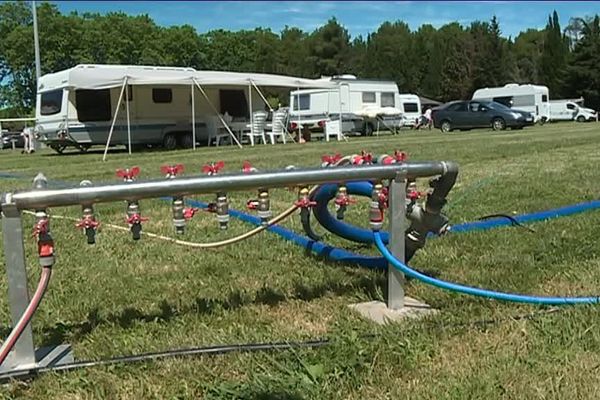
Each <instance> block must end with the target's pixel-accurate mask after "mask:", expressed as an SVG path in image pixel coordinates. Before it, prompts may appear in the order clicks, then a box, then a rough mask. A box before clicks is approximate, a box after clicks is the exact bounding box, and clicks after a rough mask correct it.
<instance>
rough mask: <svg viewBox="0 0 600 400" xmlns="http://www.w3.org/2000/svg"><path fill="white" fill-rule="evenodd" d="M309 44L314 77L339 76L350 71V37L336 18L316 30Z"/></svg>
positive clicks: (310, 62)
mask: <svg viewBox="0 0 600 400" xmlns="http://www.w3.org/2000/svg"><path fill="white" fill-rule="evenodd" d="M307 43H308V61H309V65H310V66H312V71H311V72H312V73H311V75H312V76H319V75H339V74H343V73H345V72H346V71H347V70H348V50H349V48H350V35H349V34H348V31H347V30H346V29H345V28H344V27H343V26H341V25H340V24H339V23H338V22H337V20H336V19H335V18H331V19H330V20H329V21H327V23H326V24H325V25H324V26H322V27H320V28H318V29H317V30H315V31H314V32H313V33H312V34H311V35H310V36H309V37H308V42H307Z"/></svg>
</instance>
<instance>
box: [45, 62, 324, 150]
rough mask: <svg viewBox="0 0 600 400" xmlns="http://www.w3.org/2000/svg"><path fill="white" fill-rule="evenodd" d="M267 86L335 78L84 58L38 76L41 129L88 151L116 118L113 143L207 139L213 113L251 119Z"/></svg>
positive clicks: (61, 143) (52, 142)
mask: <svg viewBox="0 0 600 400" xmlns="http://www.w3.org/2000/svg"><path fill="white" fill-rule="evenodd" d="M265 86H266V87H270V88H287V90H291V88H298V87H303V88H308V87H332V86H333V85H331V84H329V85H327V84H326V83H325V82H320V81H317V80H313V79H303V78H296V77H290V76H282V75H269V74H254V73H237V72H225V71H196V70H194V69H193V68H175V67H154V66H124V65H78V66H76V67H73V68H70V69H67V70H64V71H59V72H56V73H52V74H48V75H44V76H42V77H41V78H40V81H39V86H38V91H37V102H36V124H37V125H36V132H37V135H38V138H39V139H40V141H42V142H45V143H46V144H47V145H48V146H50V147H51V148H53V149H54V150H56V151H58V152H62V151H63V150H64V149H65V148H66V147H68V146H74V147H77V148H79V149H81V150H82V151H84V150H87V149H88V148H89V147H90V146H92V145H100V144H101V145H104V144H107V143H108V142H109V140H108V139H109V134H110V131H111V126H113V131H112V136H111V138H110V143H109V144H110V145H128V144H132V145H133V146H136V145H143V146H145V145H158V146H161V145H162V146H164V147H165V148H168V149H171V148H174V147H176V146H178V145H179V146H180V147H184V148H190V147H193V146H194V138H193V137H194V135H195V137H196V143H206V142H207V140H208V135H209V133H208V130H209V125H210V126H215V125H214V119H215V118H219V119H220V120H221V122H222V123H223V124H224V125H226V126H228V127H231V128H232V129H233V127H234V126H235V125H236V124H237V125H240V126H243V127H246V126H247V125H248V122H249V120H250V118H251V117H250V112H249V110H252V111H265V109H266V108H267V107H266V104H265V101H264V100H263V99H264V96H263V95H262V93H261V92H260V90H259V87H265ZM125 87H126V88H127V90H125V89H124V88H125ZM287 90H286V93H287ZM223 117H226V118H223ZM225 120H227V121H225ZM192 121H194V122H193V123H192ZM234 130H235V129H234ZM129 138H131V141H129Z"/></svg>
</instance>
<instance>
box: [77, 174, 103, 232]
mask: <svg viewBox="0 0 600 400" xmlns="http://www.w3.org/2000/svg"><path fill="white" fill-rule="evenodd" d="M91 185H92V182H90V181H88V180H84V181H81V182H80V183H79V186H82V187H86V186H91ZM81 214H82V216H81V219H80V220H79V221H78V222H77V223H76V224H75V227H76V228H79V229H81V230H82V231H83V233H84V234H85V236H86V237H87V244H95V243H96V232H97V231H98V227H99V226H100V223H99V222H98V221H97V220H96V217H95V216H94V206H93V205H92V204H84V205H82V206H81Z"/></svg>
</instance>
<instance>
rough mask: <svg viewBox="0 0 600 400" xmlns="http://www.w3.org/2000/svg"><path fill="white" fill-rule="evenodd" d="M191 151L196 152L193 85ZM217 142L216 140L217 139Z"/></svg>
mask: <svg viewBox="0 0 600 400" xmlns="http://www.w3.org/2000/svg"><path fill="white" fill-rule="evenodd" d="M191 89H192V142H193V144H192V149H194V150H196V103H195V101H194V85H193V84H192V87H191ZM217 140H218V139H217Z"/></svg>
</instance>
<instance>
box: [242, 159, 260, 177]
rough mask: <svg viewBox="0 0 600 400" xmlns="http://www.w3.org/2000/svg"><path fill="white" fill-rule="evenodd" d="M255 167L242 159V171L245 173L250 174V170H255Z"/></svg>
mask: <svg viewBox="0 0 600 400" xmlns="http://www.w3.org/2000/svg"><path fill="white" fill-rule="evenodd" d="M256 171H257V169H256V168H254V167H253V166H252V164H250V161H244V162H243V163H242V172H243V173H245V174H250V173H252V172H256Z"/></svg>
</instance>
